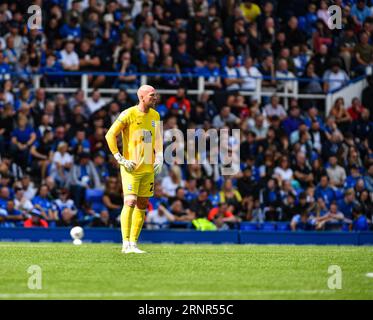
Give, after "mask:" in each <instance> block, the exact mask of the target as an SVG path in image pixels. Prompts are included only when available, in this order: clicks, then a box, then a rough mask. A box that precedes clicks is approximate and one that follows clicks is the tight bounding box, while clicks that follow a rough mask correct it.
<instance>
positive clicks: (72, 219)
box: [54, 188, 78, 227]
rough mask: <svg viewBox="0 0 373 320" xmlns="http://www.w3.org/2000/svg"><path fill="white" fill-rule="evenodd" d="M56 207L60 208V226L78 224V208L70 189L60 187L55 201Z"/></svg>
mask: <svg viewBox="0 0 373 320" xmlns="http://www.w3.org/2000/svg"><path fill="white" fill-rule="evenodd" d="M54 203H55V205H56V208H57V210H58V216H59V219H58V222H57V225H58V226H64V227H67V226H73V225H77V224H78V221H77V212H78V210H77V208H76V206H75V203H74V201H73V200H72V199H70V194H69V190H68V189H65V188H63V189H60V191H59V197H58V199H56V200H55V201H54Z"/></svg>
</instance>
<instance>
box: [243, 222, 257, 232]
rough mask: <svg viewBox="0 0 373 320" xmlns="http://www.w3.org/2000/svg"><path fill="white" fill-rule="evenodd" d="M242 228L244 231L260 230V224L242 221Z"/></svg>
mask: <svg viewBox="0 0 373 320" xmlns="http://www.w3.org/2000/svg"><path fill="white" fill-rule="evenodd" d="M240 229H241V230H242V231H254V230H258V225H257V224H256V223H255V222H241V224H240Z"/></svg>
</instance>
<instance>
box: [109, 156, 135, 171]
mask: <svg viewBox="0 0 373 320" xmlns="http://www.w3.org/2000/svg"><path fill="white" fill-rule="evenodd" d="M114 158H115V160H117V162H118V163H119V165H120V166H123V167H124V169H125V170H126V171H127V172H132V171H133V170H134V169H135V167H136V163H135V162H133V161H131V160H127V159H126V158H124V157H123V156H122V155H121V154H120V153H119V152H118V153H116V154H115V155H114Z"/></svg>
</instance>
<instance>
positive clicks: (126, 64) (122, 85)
mask: <svg viewBox="0 0 373 320" xmlns="http://www.w3.org/2000/svg"><path fill="white" fill-rule="evenodd" d="M116 71H117V72H119V73H121V75H119V76H118V80H117V81H116V85H115V86H116V87H117V88H119V89H135V88H136V87H137V85H138V81H137V76H136V73H137V67H136V66H135V65H134V64H132V63H131V53H130V52H128V51H125V52H123V53H122V55H121V59H120V62H119V63H118V64H117V66H116ZM129 97H130V98H131V100H132V101H137V97H136V95H135V94H129Z"/></svg>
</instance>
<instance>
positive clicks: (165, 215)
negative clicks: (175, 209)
mask: <svg viewBox="0 0 373 320" xmlns="http://www.w3.org/2000/svg"><path fill="white" fill-rule="evenodd" d="M175 220H176V219H175V216H174V215H173V214H172V213H171V212H170V211H168V210H167V208H166V207H164V206H163V205H162V204H160V205H159V206H158V208H157V209H154V210H152V211H150V212H149V213H148V214H147V216H146V228H147V229H152V230H154V229H162V228H167V227H169V224H170V222H174V221H175Z"/></svg>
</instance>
